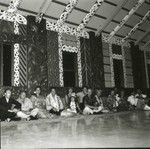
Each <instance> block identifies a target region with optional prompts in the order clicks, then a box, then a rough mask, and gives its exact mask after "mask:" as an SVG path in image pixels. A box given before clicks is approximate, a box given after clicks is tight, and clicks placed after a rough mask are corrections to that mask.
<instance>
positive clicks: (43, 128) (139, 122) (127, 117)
mask: <svg viewBox="0 0 150 149" xmlns="http://www.w3.org/2000/svg"><path fill="white" fill-rule="evenodd" d="M66 147H69V148H71V147H73V148H76V147H81V148H82V147H84V148H85V147H150V111H147V112H142V111H140V112H123V113H115V114H104V115H89V116H76V117H72V118H61V117H57V118H53V119H49V120H47V119H46V120H38V121H30V122H25V121H21V122H10V123H6V122H2V123H1V148H2V149H5V148H10V149H12V148H19V149H21V148H26V149H27V148H66Z"/></svg>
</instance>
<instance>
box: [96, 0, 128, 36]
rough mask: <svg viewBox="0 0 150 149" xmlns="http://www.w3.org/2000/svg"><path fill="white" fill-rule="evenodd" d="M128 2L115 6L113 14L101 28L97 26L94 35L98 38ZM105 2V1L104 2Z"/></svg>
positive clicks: (125, 0)
mask: <svg viewBox="0 0 150 149" xmlns="http://www.w3.org/2000/svg"><path fill="white" fill-rule="evenodd" d="M127 1H128V0H124V1H122V2H121V3H120V4H119V5H117V6H116V9H115V11H114V13H113V14H112V15H111V16H110V17H108V18H107V20H106V21H105V23H104V24H103V26H99V27H98V29H97V32H96V35H97V36H98V35H99V34H100V33H101V32H102V31H103V30H105V28H106V27H107V26H108V25H109V23H110V22H111V21H112V20H113V19H114V18H115V16H116V15H117V14H118V13H119V11H120V10H121V9H122V7H123V6H124V5H125V4H126V3H127ZM105 2H106V1H105Z"/></svg>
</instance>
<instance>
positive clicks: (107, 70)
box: [103, 42, 112, 87]
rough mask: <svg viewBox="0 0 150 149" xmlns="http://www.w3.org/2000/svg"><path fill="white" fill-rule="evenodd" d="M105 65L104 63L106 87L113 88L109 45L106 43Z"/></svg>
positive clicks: (104, 47)
mask: <svg viewBox="0 0 150 149" xmlns="http://www.w3.org/2000/svg"><path fill="white" fill-rule="evenodd" d="M103 63H104V66H103V67H104V78H105V87H112V83H111V66H110V56H109V44H108V43H106V42H103Z"/></svg>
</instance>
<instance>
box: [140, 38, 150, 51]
mask: <svg viewBox="0 0 150 149" xmlns="http://www.w3.org/2000/svg"><path fill="white" fill-rule="evenodd" d="M149 44H150V40H149V41H148V42H147V43H145V45H144V46H143V47H142V48H141V49H142V50H145V48H146V47H147V46H148V45H149Z"/></svg>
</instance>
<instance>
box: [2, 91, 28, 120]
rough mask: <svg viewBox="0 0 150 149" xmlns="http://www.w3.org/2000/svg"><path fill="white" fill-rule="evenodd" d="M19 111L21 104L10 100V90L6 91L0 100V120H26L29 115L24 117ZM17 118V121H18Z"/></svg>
mask: <svg viewBox="0 0 150 149" xmlns="http://www.w3.org/2000/svg"><path fill="white" fill-rule="evenodd" d="M20 110H21V104H20V103H19V102H18V101H16V100H14V99H12V98H11V90H10V89H6V90H5V95H4V97H2V98H1V99H0V119H1V120H2V121H4V120H7V121H8V122H9V121H11V120H20V119H21V118H25V119H28V118H29V116H30V115H26V114H24V113H23V112H21V111H20ZM18 118H19V119H18Z"/></svg>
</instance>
